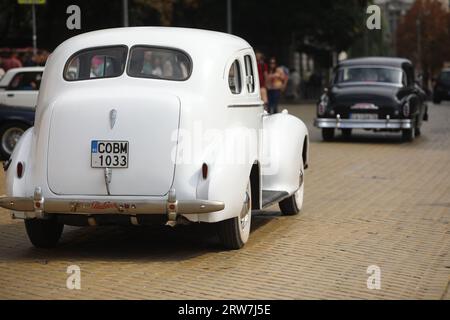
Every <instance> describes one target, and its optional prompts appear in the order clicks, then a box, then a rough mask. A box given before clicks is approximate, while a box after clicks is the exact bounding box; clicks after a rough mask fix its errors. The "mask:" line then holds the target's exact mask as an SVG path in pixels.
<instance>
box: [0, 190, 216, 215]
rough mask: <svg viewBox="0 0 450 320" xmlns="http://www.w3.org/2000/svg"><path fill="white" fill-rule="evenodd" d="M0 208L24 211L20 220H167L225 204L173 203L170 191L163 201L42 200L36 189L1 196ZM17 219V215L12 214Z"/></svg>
mask: <svg viewBox="0 0 450 320" xmlns="http://www.w3.org/2000/svg"><path fill="white" fill-rule="evenodd" d="M0 207H2V208H5V209H9V210H13V211H18V212H24V213H25V214H24V215H23V216H22V217H23V218H43V217H45V215H46V214H78V215H101V214H121V215H131V216H133V215H148V214H167V215H168V218H169V220H173V219H176V217H177V215H182V214H202V213H213V212H218V211H221V210H223V209H224V208H225V204H224V203H223V202H220V201H211V200H199V199H196V200H177V199H176V196H175V190H173V189H172V190H171V191H170V192H169V195H168V197H167V199H166V200H125V199H114V200H112V199H111V200H109V199H107V198H106V197H105V198H103V199H101V198H99V199H61V198H58V199H44V197H42V194H41V191H40V188H36V191H35V193H34V197H1V198H0ZM16 216H17V217H19V216H20V215H16Z"/></svg>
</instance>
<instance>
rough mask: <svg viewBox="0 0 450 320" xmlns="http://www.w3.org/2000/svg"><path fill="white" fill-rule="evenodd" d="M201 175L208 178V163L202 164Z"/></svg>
mask: <svg viewBox="0 0 450 320" xmlns="http://www.w3.org/2000/svg"><path fill="white" fill-rule="evenodd" d="M202 177H203V179H205V180H206V179H207V178H208V165H207V164H206V163H204V164H203V165H202Z"/></svg>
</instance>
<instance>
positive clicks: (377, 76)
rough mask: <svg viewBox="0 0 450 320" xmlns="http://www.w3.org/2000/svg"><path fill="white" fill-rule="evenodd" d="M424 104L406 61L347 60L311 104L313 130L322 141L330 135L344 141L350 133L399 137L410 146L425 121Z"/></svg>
mask: <svg viewBox="0 0 450 320" xmlns="http://www.w3.org/2000/svg"><path fill="white" fill-rule="evenodd" d="M426 99H427V95H426V93H425V92H424V91H423V90H422V89H421V88H420V87H419V86H418V85H417V83H416V82H415V75H414V67H413V65H412V63H411V62H410V61H409V60H406V59H400V58H381V57H379V58H378V57H371V58H359V59H349V60H345V61H342V62H340V63H339V64H338V66H337V67H336V69H335V72H334V76H333V80H332V83H331V86H330V88H328V89H327V90H326V92H325V93H324V94H323V95H322V97H321V99H320V101H319V102H318V104H317V118H316V119H315V121H314V125H315V126H316V127H318V128H321V129H322V136H323V139H324V140H325V141H329V140H332V139H333V138H334V135H335V130H336V129H337V130H341V131H342V134H343V135H344V137H349V136H351V134H352V130H354V129H365V130H373V131H401V132H402V137H403V140H404V141H412V140H413V139H414V138H415V137H416V136H419V135H420V134H421V126H422V123H423V121H424V120H428V107H427V104H426Z"/></svg>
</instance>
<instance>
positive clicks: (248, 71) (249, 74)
mask: <svg viewBox="0 0 450 320" xmlns="http://www.w3.org/2000/svg"><path fill="white" fill-rule="evenodd" d="M244 61H245V83H246V84H247V91H248V92H249V93H254V92H255V74H254V72H253V61H252V57H251V56H250V55H246V56H245V58H244Z"/></svg>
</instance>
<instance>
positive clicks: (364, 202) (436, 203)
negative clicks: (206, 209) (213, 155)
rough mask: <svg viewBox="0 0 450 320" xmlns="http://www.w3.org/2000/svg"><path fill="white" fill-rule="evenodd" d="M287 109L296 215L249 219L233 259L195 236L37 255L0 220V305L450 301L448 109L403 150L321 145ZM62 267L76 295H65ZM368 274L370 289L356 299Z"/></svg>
mask: <svg viewBox="0 0 450 320" xmlns="http://www.w3.org/2000/svg"><path fill="white" fill-rule="evenodd" d="M289 109H290V112H291V113H293V114H296V115H298V116H300V117H301V118H302V119H303V120H304V121H305V122H306V123H307V125H308V126H309V128H310V133H311V142H312V143H311V160H310V169H309V170H308V171H307V174H306V190H305V204H304V210H303V212H302V214H301V215H299V216H297V217H282V216H280V214H279V212H278V208H277V207H273V208H271V210H270V211H268V212H263V213H255V216H254V220H253V223H254V226H253V231H252V235H251V239H250V242H249V243H248V245H247V246H246V247H245V248H244V249H243V250H241V251H233V252H226V251H221V249H220V246H219V242H218V239H216V237H215V236H214V234H213V233H212V232H211V231H210V229H209V228H207V227H205V226H189V227H180V228H178V229H175V230H171V229H169V228H165V227H152V228H137V227H136V228H123V227H122V228H120V227H106V228H94V227H92V228H67V227H66V229H65V231H64V234H63V237H62V240H61V244H60V245H59V246H58V247H57V248H56V249H53V250H38V249H35V248H33V247H32V246H31V244H30V243H29V241H28V239H27V237H26V234H25V229H24V225H23V222H21V221H13V220H11V219H10V217H9V214H8V213H7V212H6V211H5V210H0V298H12V299H21V298H31V299H42V298H51V299H66V298H81V299H90V298H97V299H109V298H113V299H117V298H124V299H185V298H186V299H216V298H217V299H224V298H225V299H231V298H236V299H254V298H256V299H347V298H349V299H450V292H449V291H450V290H449V280H450V225H449V223H450V104H449V103H447V104H443V105H441V106H430V122H429V123H426V124H425V126H424V128H423V135H422V137H420V138H419V139H417V140H416V141H414V142H413V143H412V144H407V143H401V141H400V134H378V135H374V134H372V133H364V132H361V133H360V134H358V135H357V136H355V137H354V138H353V139H352V140H351V141H345V140H342V139H341V138H339V137H338V138H337V141H335V142H332V143H324V142H322V141H321V137H320V131H319V130H317V129H314V128H312V120H313V117H314V107H313V106H292V107H290V108H289ZM0 181H2V183H1V188H0V193H4V185H3V181H4V175H3V173H1V174H0ZM73 264H75V265H78V266H80V268H81V290H68V289H67V288H66V279H67V276H68V275H67V273H66V269H67V267H68V266H69V265H73ZM371 265H376V266H378V267H380V268H381V290H369V289H367V285H366V281H367V278H368V277H369V275H368V274H367V273H366V270H367V268H368V266H371Z"/></svg>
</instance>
